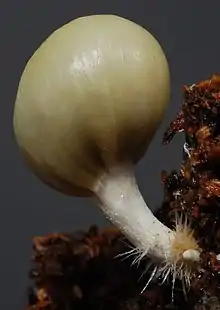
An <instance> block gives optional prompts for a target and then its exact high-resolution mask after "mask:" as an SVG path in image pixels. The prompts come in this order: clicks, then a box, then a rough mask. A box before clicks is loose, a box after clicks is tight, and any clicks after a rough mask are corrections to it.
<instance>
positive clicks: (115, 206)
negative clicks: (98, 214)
mask: <svg viewBox="0 0 220 310" xmlns="http://www.w3.org/2000/svg"><path fill="white" fill-rule="evenodd" d="M94 191H95V193H96V195H97V196H98V198H99V200H100V202H101V205H100V207H101V209H102V211H103V212H104V214H105V215H106V217H107V218H108V219H109V220H110V221H111V222H112V223H113V224H115V225H116V226H117V227H118V228H119V229H120V230H121V231H122V232H123V233H124V235H125V236H126V237H127V238H128V239H129V240H130V241H131V242H132V243H133V245H134V246H135V247H136V248H137V249H139V250H140V251H141V252H142V253H145V254H146V255H148V256H149V257H151V258H154V259H155V260H159V261H161V262H162V261H164V260H166V258H167V257H169V256H170V254H171V243H172V240H173V238H174V234H173V232H172V230H170V229H169V228H168V227H166V226H165V225H163V224H162V223H161V222H160V221H159V220H158V219H157V218H156V217H155V216H154V215H153V213H152V212H151V211H150V210H149V208H148V207H147V205H146V203H145V201H144V199H143V197H142V195H141V193H140V191H139V189H138V186H137V183H136V179H135V175H134V170H133V167H132V166H130V165H124V166H120V167H117V168H114V169H112V170H111V171H110V172H109V173H108V174H106V175H105V176H103V178H102V180H101V181H100V182H99V183H98V185H97V187H96V189H95V190H94Z"/></svg>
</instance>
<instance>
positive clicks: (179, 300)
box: [27, 75, 220, 310]
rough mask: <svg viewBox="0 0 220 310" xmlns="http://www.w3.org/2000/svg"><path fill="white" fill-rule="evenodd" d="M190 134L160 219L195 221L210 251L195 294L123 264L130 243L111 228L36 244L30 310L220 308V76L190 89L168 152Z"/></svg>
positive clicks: (167, 138) (167, 179) (166, 181)
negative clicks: (180, 216) (179, 135)
mask: <svg viewBox="0 0 220 310" xmlns="http://www.w3.org/2000/svg"><path fill="white" fill-rule="evenodd" d="M180 132H182V133H184V134H185V143H184V147H183V162H182V165H181V168H180V171H171V172H170V173H167V172H165V171H163V172H162V182H163V185H164V200H163V203H162V206H161V208H160V209H159V211H158V212H157V217H158V218H159V219H160V221H162V222H163V223H165V224H166V225H167V226H169V227H171V228H172V226H173V220H174V216H175V214H176V212H180V213H181V214H184V215H185V216H187V218H188V219H189V220H190V222H191V226H192V229H193V230H194V234H195V237H196V240H198V242H199V246H200V248H201V249H202V251H203V252H202V268H201V269H200V270H199V271H198V272H197V274H195V276H194V278H193V281H192V285H191V288H190V290H189V291H187V294H185V293H184V291H183V289H182V283H178V281H177V282H176V285H175V288H174V292H173V298H172V297H171V295H172V294H171V292H172V282H171V281H168V282H167V283H164V284H162V285H161V281H160V280H161V279H157V281H153V282H151V283H150V284H149V286H148V287H147V288H146V290H145V291H144V292H143V293H142V294H141V291H142V289H143V287H144V286H145V284H146V282H147V280H148V278H149V276H150V272H151V270H150V269H149V270H148V271H147V272H145V270H146V265H147V263H148V262H147V259H145V260H144V259H143V260H142V261H141V262H140V264H139V265H138V266H136V265H135V266H133V267H131V265H132V262H133V260H134V257H127V258H126V259H123V256H122V257H120V256H119V254H121V253H125V252H127V251H129V249H130V244H129V242H128V240H126V239H125V238H124V237H123V236H122V235H121V233H120V232H119V231H118V230H117V229H115V228H113V227H109V228H106V229H104V230H100V229H98V228H97V227H95V226H94V227H91V228H90V229H89V231H88V232H80V233H77V232H76V233H74V234H52V235H48V236H43V237H36V238H34V241H33V257H32V264H33V265H32V269H31V271H30V278H31V279H32V286H31V287H30V288H29V291H28V297H29V298H28V303H29V305H28V308H27V309H28V310H85V309H86V310H88V309H95V310H151V309H180V310H181V309H197V310H203V309H210V310H211V309H212V310H214V309H220V76H217V75H214V76H212V77H211V79H209V80H206V81H203V82H200V83H198V84H195V85H192V86H190V87H187V86H185V87H184V99H183V104H182V109H181V111H180V113H179V114H178V115H177V117H176V119H175V120H174V121H173V122H172V123H171V124H170V126H169V128H168V129H167V131H166V132H165V134H164V139H163V143H164V145H168V144H169V143H170V142H171V140H172V139H173V137H174V136H175V135H176V134H177V133H180Z"/></svg>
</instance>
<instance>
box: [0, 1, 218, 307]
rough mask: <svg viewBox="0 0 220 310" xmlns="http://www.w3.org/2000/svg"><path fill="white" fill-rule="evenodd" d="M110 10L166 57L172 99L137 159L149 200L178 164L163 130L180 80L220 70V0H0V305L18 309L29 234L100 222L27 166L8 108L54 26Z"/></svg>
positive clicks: (155, 202) (176, 103)
mask: <svg viewBox="0 0 220 310" xmlns="http://www.w3.org/2000/svg"><path fill="white" fill-rule="evenodd" d="M100 13H111V14H117V15H121V16H123V17H126V18H128V19H131V20H133V21H135V22H137V23H139V24H141V25H142V26H144V27H146V28H147V29H148V30H149V31H150V32H152V34H153V35H154V36H155V37H156V38H157V39H158V40H159V42H160V43H161V45H162V47H163V49H164V51H165V53H166V55H167V57H168V60H169V63H170V69H171V78H172V100H171V105H170V108H169V110H168V112H167V114H166V117H165V119H164V122H163V124H162V126H161V128H160V130H159V131H158V133H157V135H156V137H155V139H154V141H153V143H152V145H151V147H150V149H149V151H148V153H147V154H146V156H145V158H144V159H143V160H142V162H141V163H140V164H139V165H138V167H137V176H138V182H139V185H140V188H141V190H142V192H143V194H144V197H145V198H146V199H147V200H148V202H149V205H150V206H151V208H157V207H158V206H159V205H160V201H161V199H162V187H161V184H160V171H161V170H162V169H164V168H165V169H168V170H169V169H171V168H176V167H178V166H179V163H180V160H181V154H182V150H181V144H182V141H183V140H182V139H183V137H181V136H179V137H178V138H176V139H175V140H174V142H173V143H172V145H171V146H169V147H167V148H166V149H164V150H163V149H162V146H161V137H162V133H163V131H164V129H165V127H166V126H167V124H168V122H169V121H170V120H171V119H172V118H173V117H174V116H175V113H176V112H177V111H178V109H179V107H180V104H181V96H182V85H183V84H192V83H194V82H195V81H198V80H201V79H204V78H207V77H209V76H210V75H211V74H212V73H213V72H219V73H220V34H219V18H220V1H219V0H216V1H214V0H213V1H212V0H210V1H201V0H200V1H198V0H193V1H192V0H185V1H180V0H169V1H165V0H144V1H142V0H127V1H126V0H118V1H114V0H112V1H107V0H102V1H101V0H100V1H98V0H93V1H91V0H90V1H89V0H87V1H86V0H53V1H52V0H44V1H42V0H1V1H0V43H1V44H0V62H1V63H0V81H1V85H0V93H1V96H0V104H1V110H0V118H1V120H0V139H1V140H0V142H1V143H0V180H1V186H0V249H1V250H0V309H2V310H12V309H16V310H17V309H24V302H25V290H26V286H27V273H28V268H29V259H30V253H31V252H30V251H31V238H32V237H33V236H34V235H41V234H45V233H49V232H54V231H71V230H75V229H79V228H87V227H88V226H89V225H90V224H92V223H97V224H99V225H104V224H106V222H105V220H104V218H103V216H102V214H101V213H100V212H99V211H98V210H97V208H96V207H95V206H94V205H93V204H92V203H91V202H90V201H87V200H85V199H75V198H69V197H65V196H63V195H61V194H59V193H56V192H55V191H53V190H52V189H50V188H48V187H46V186H45V185H44V184H42V183H41V182H40V181H38V180H37V179H36V178H35V176H33V175H32V174H31V172H30V171H29V170H28V169H27V167H26V165H25V164H24V163H23V161H22V158H21V156H20V154H19V152H18V148H17V145H16V143H15V141H14V137H13V129H12V113H13V105H14V100H15V95H16V89H17V85H18V81H19V77H20V75H21V72H22V70H23V68H24V64H25V62H26V61H27V59H28V58H29V57H30V56H31V55H32V53H33V52H34V50H35V49H36V48H37V47H38V46H39V44H40V43H41V42H42V41H43V40H44V39H45V38H46V37H47V36H48V35H49V34H50V33H51V32H52V31H53V30H55V29H56V28H58V27H59V26H61V25H62V24H64V23H66V22H67V21H69V20H71V19H73V18H76V17H78V16H82V15H89V14H100Z"/></svg>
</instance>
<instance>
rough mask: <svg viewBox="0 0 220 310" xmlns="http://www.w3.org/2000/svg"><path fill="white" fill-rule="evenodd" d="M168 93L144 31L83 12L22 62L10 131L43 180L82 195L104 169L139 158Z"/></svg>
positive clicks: (164, 69) (163, 64)
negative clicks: (82, 15) (24, 64)
mask: <svg viewBox="0 0 220 310" xmlns="http://www.w3.org/2000/svg"><path fill="white" fill-rule="evenodd" d="M169 97H170V77H169V68H168V64H167V60H166V57H165V55H164V53H163V50H162V49H161V47H160V45H159V43H158V42H157V41H156V40H155V39H154V37H153V36H152V35H151V34H150V33H149V32H148V31H147V30H145V29H144V28H142V27H141V26H139V25H137V24H135V23H133V22H131V21H129V20H126V19H123V18H120V17H118V16H114V15H95V16H87V17H81V18H78V19H76V20H73V21H71V22H69V23H68V24H66V25H64V26H63V27H61V28H60V29H58V30H57V31H55V32H54V33H53V34H52V35H51V36H50V37H49V38H48V39H47V40H46V41H45V42H44V43H43V44H42V45H41V46H40V47H39V49H38V50H37V51H36V52H35V53H34V55H33V56H32V57H31V59H30V60H29V61H28V63H27V65H26V67H25V70H24V72H23V74H22V77H21V80H20V84H19V88H18V93H17V98H16V103H15V111H14V131H15V136H16V139H17V142H18V144H19V146H20V148H21V151H22V153H23V155H24V156H25V159H26V160H27V162H28V163H29V165H30V167H31V168H32V170H33V171H34V172H35V173H36V174H37V175H38V177H39V178H41V180H42V181H44V182H45V183H47V184H49V185H50V186H52V187H54V188H56V189H57V190H60V191H61V192H63V193H66V194H70V195H78V196H81V195H88V194H90V191H91V192H92V191H93V187H94V186H95V183H96V182H97V180H98V178H99V177H100V176H101V175H102V173H103V171H104V170H106V169H109V168H111V167H112V166H114V165H115V164H118V163H120V162H123V161H127V160H128V161H132V162H133V163H136V162H137V161H138V160H139V159H140V158H141V157H142V156H143V154H144V153H145V151H146V150H147V147H148V145H149V143H150V142H151V140H152V137H153V135H154V134H155V132H156V130H157V128H158V125H159V124H160V123H161V120H162V118H163V115H164V112H165V109H166V107H167V105H168V102H169Z"/></svg>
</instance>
